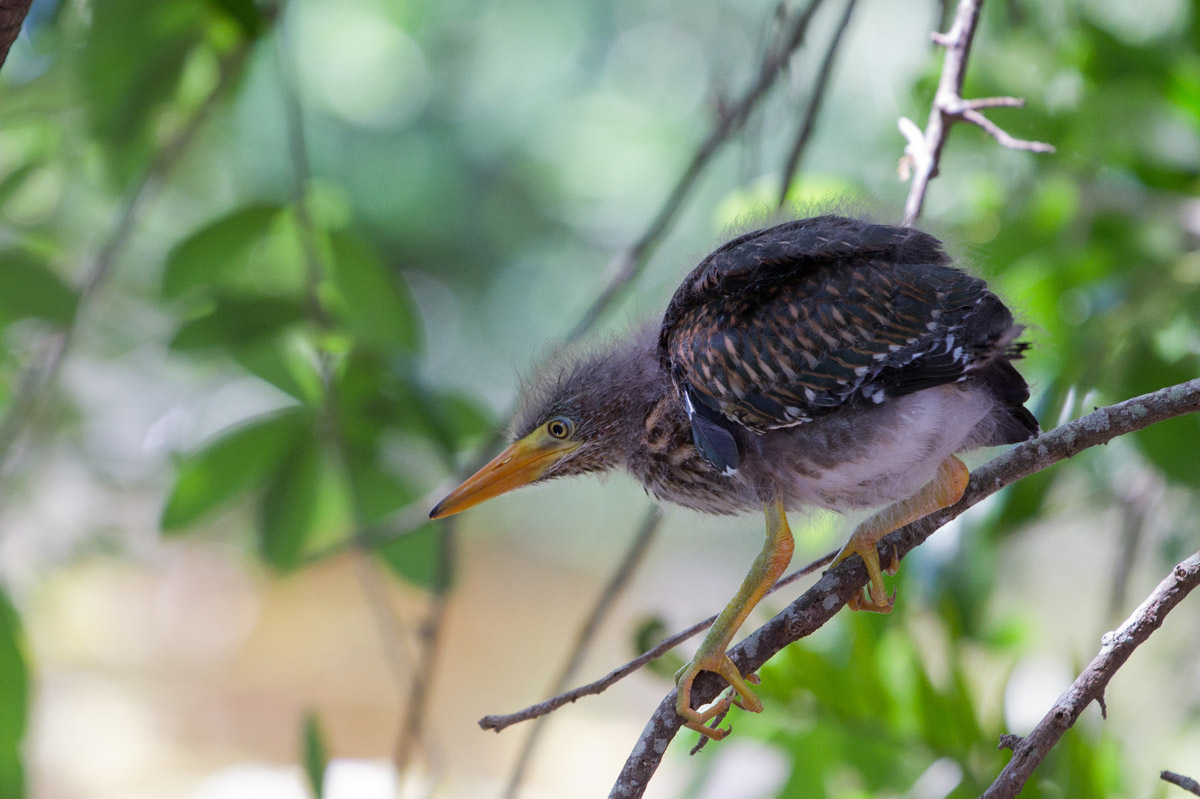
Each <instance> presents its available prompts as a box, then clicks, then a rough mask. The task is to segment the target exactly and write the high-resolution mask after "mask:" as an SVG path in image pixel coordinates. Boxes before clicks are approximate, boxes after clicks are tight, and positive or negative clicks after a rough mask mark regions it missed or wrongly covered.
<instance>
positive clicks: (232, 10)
mask: <svg viewBox="0 0 1200 799" xmlns="http://www.w3.org/2000/svg"><path fill="white" fill-rule="evenodd" d="M209 2H211V3H212V4H213V5H214V6H216V7H217V8H219V9H221V10H222V11H224V12H225V13H226V14H228V15H229V17H230V18H231V19H233V21H234V22H236V23H237V24H238V27H240V28H241V29H242V33H243V34H244V35H245V36H246V38H247V39H257V38H258V36H259V34H260V33H262V31H263V28H264V23H265V20H264V19H263V16H262V14H261V13H260V12H259V10H258V4H257V3H256V2H255V1H254V0H209Z"/></svg>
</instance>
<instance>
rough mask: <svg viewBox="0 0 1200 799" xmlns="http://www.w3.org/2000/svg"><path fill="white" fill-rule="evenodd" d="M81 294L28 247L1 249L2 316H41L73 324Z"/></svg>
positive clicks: (0, 288)
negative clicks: (77, 293)
mask: <svg viewBox="0 0 1200 799" xmlns="http://www.w3.org/2000/svg"><path fill="white" fill-rule="evenodd" d="M78 303H79V297H78V295H76V293H75V291H74V290H73V289H71V288H70V287H69V286H68V285H67V284H66V283H64V282H63V281H62V279H61V278H59V276H58V275H56V274H55V273H54V272H53V271H52V270H51V269H50V267H49V265H48V264H47V263H46V261H45V260H44V259H43V258H41V257H39V256H37V255H34V254H33V253H29V252H26V251H24V250H3V251H0V318H5V319H24V318H28V317H37V318H40V319H46V320H47V321H50V322H55V323H57V324H60V325H69V324H70V323H71V320H72V319H74V318H75V307H76V305H78Z"/></svg>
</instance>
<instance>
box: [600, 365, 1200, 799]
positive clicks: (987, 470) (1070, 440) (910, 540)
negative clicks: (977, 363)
mask: <svg viewBox="0 0 1200 799" xmlns="http://www.w3.org/2000/svg"><path fill="white" fill-rule="evenodd" d="M1196 411H1200V379H1196V380H1190V381H1188V382H1186V383H1180V384H1178V385H1175V386H1170V387H1168V388H1164V389H1160V390H1158V391H1155V392H1153V393H1150V394H1145V395H1142V396H1140V397H1135V398H1133V399H1130V400H1126V401H1125V402H1121V403H1118V404H1116V405H1111V406H1109V407H1105V408H1100V409H1098V410H1096V411H1095V412H1094V413H1090V414H1088V415H1087V416H1084V417H1081V418H1079V419H1075V420H1074V421H1072V422H1069V423H1067V424H1064V425H1062V426H1060V427H1058V428H1056V429H1054V430H1052V431H1050V432H1048V433H1046V434H1045V435H1042V436H1040V437H1038V438H1035V439H1033V440H1032V441H1026V442H1025V443H1023V444H1018V445H1017V446H1015V447H1013V448H1012V449H1010V450H1009V451H1008V452H1006V453H1004V454H1003V455H1001V456H999V457H997V458H995V459H993V460H992V461H989V462H988V463H986V464H984V465H983V466H981V467H979V468H978V469H976V470H975V472H974V473H973V474H972V475H971V480H970V482H969V483H968V484H967V490H966V492H965V493H964V494H963V496H962V498H961V499H960V500H959V501H958V502H957V503H955V504H954V505H952V506H950V507H949V508H944V509H942V510H940V511H937V512H936V513H932V514H930V515H928V516H926V517H925V518H923V519H919V520H918V521H915V522H913V523H912V524H909V525H906V526H905V527H901V528H900V529H899V530H896V531H895V532H892V533H890V534H889V535H887V536H885V537H884V538H883V539H882V540H881V541H880V542H879V551H880V553H881V557H882V558H884V559H885V562H886V559H887V558H890V557H891V556H892V555H893V553H894V555H895V557H896V558H897V559H902V558H903V557H904V556H906V555H907V554H908V553H909V552H911V551H912V550H913V549H914V548H915V547H916V546H918V545H919V544H921V543H922V542H923V541H924V540H925V539H926V538H928V537H929V536H930V535H932V534H933V532H934V531H935V530H937V529H938V528H940V527H941V526H942V525H944V524H946V523H947V522H949V521H950V520H951V519H954V518H956V517H958V516H959V515H961V514H962V513H963V512H964V511H966V510H967V509H968V508H971V507H973V506H974V505H976V504H977V503H979V502H980V501H982V500H983V499H985V498H987V497H989V496H991V495H992V494H994V493H996V492H997V491H999V490H1000V489H1001V488H1003V487H1004V486H1006V485H1009V484H1010V483H1014V482H1016V481H1017V480H1020V479H1021V478H1024V477H1028V476H1029V475H1031V474H1034V473H1035V472H1039V471H1041V470H1043V469H1047V468H1049V467H1050V466H1053V465H1054V464H1056V463H1058V462H1059V461H1061V460H1064V459H1066V458H1070V457H1073V456H1074V455H1076V454H1077V453H1079V452H1082V451H1083V450H1085V449H1088V448H1089V447H1094V446H1096V445H1098V444H1105V443H1107V442H1109V441H1111V440H1112V439H1114V438H1116V437H1118V436H1122V435H1126V434H1128V433H1132V432H1134V431H1137V430H1141V429H1143V428H1146V427H1149V426H1150V425H1152V424H1154V423H1156V422H1161V421H1164V420H1166V419H1171V418H1174V417H1176V416H1182V415H1184V414H1188V413H1195V412H1196ZM866 583H867V570H866V568H865V567H864V566H863V564H862V560H861V559H859V558H856V557H853V558H850V559H849V560H848V561H846V562H845V563H843V564H842V565H840V566H838V567H837V568H836V569H832V570H831V571H829V572H826V573H825V576H824V577H822V578H821V579H820V580H819V581H818V582H817V583H816V584H815V585H814V586H813V587H812V588H810V589H809V590H808V591H805V592H804V593H803V594H802V595H801V596H800V597H799V598H798V599H797V600H796V601H794V602H793V603H792V604H791V605H789V606H788V607H787V608H786V609H784V610H783V611H782V612H781V613H779V614H778V615H777V616H775V618H773V619H771V620H770V621H769V622H767V623H766V624H765V625H763V626H762V627H760V628H759V629H757V630H755V631H754V632H753V633H752V634H750V635H749V636H747V637H746V639H745V640H744V641H742V643H740V644H739V645H738V646H736V647H734V648H732V649H731V650H729V656H730V657H731V658H732V659H733V662H734V663H735V664H736V665H737V667H738V669H739V670H740V671H741V673H742V674H749V673H751V672H753V671H756V670H758V669H759V668H760V667H761V666H762V665H763V664H764V663H766V662H767V661H768V660H770V659H771V657H773V656H774V655H775V653H777V652H778V651H779V650H781V649H783V647H785V646H787V645H788V644H790V643H792V642H794V641H798V640H800V639H801V638H804V637H805V636H808V635H811V634H812V633H814V632H816V631H817V630H819V629H820V628H821V627H822V626H823V625H824V624H825V623H826V622H827V621H829V620H830V619H831V618H833V616H834V614H836V613H837V612H838V611H839V610H840V609H841V607H842V605H844V604H845V603H846V602H847V601H848V600H849V599H850V598H851V597H852V596H855V595H856V594H858V592H859V591H861V590H862V588H863V586H865V585H866ZM724 687H725V681H724V680H722V679H720V678H719V677H718V676H717V675H715V674H712V673H709V672H705V673H704V674H702V675H701V676H700V677H699V678H697V680H696V682H695V683H694V684H693V686H692V697H693V700H694V701H695V702H696V703H697V704H698V705H699V704H704V703H707V702H711V701H712V700H713V699H715V698H716V696H717V694H718V693H719V692H720V691H721V689H722V688H724ZM681 726H682V719H681V717H680V716H679V714H678V713H676V711H675V691H674V690H672V691H671V692H670V693H668V694H667V695H666V697H664V698H663V700H662V702H661V703H660V704H659V706H658V708H657V709H655V711H654V713H653V715H652V716H651V717H650V720H649V722H647V724H646V727H645V729H644V730H643V731H642V734H641V737H640V738H639V739H638V742H637V744H636V745H635V746H634V749H633V752H632V753H631V754H630V756H629V758H628V760H626V761H625V766H624V768H623V769H622V770H621V773H620V775H619V776H618V778H617V781H616V783H615V784H614V786H613V789H612V793H611V794H610V797H611V798H612V799H631V798H632V797H640V796H641V795H642V794H643V792H644V791H645V789H646V786H647V784H648V783H649V781H650V778H651V777H652V776H653V774H654V771H655V770H656V769H657V768H658V764H659V762H661V760H662V756H663V753H664V752H665V751H666V749H667V747H666V743H667V742H669V741H670V740H671V739H672V738H674V737H675V735H676V733H678V732H679V729H680V727H681Z"/></svg>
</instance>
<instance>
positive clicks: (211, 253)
mask: <svg viewBox="0 0 1200 799" xmlns="http://www.w3.org/2000/svg"><path fill="white" fill-rule="evenodd" d="M280 211H281V209H280V208H279V206H276V205H251V206H247V207H244V208H238V209H237V210H235V211H232V212H230V213H229V214H227V215H225V216H223V217H221V218H220V219H217V220H215V221H213V222H210V223H208V224H207V225H205V226H204V227H202V228H200V229H199V230H197V231H195V232H193V233H192V234H191V235H190V236H188V237H187V238H185V239H184V240H183V241H181V242H179V243H178V244H176V245H175V246H174V247H173V248H172V249H171V252H170V254H169V255H167V264H166V266H165V267H164V269H163V282H162V296H163V297H164V298H165V299H175V298H177V297H179V296H180V295H181V294H184V293H185V292H187V291H189V290H190V289H193V288H198V287H202V288H209V289H212V288H215V287H217V286H219V284H220V283H221V282H222V281H223V280H224V279H225V278H226V277H228V276H229V275H230V274H231V273H236V271H237V270H239V269H243V268H244V267H245V260H246V255H247V253H248V252H249V250H250V249H251V248H252V247H253V246H255V245H256V244H259V243H260V242H261V241H262V240H263V239H264V238H266V236H267V235H268V234H269V233H270V231H271V226H272V224H273V223H274V222H275V220H276V219H278V218H279V214H280Z"/></svg>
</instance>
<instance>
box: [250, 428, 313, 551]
mask: <svg viewBox="0 0 1200 799" xmlns="http://www.w3.org/2000/svg"><path fill="white" fill-rule="evenodd" d="M320 482H321V447H320V443H319V442H318V441H317V437H316V429H315V428H310V429H309V430H307V431H305V435H302V436H300V437H299V438H298V440H296V441H295V442H294V443H293V445H292V446H291V447H290V448H289V449H288V450H287V452H286V454H285V455H284V457H282V458H281V459H280V460H279V462H278V464H277V465H276V467H275V472H274V474H272V475H271V476H270V478H269V479H268V482H267V489H266V491H264V492H263V495H262V500H261V502H260V503H259V512H258V536H259V539H258V543H259V552H260V553H261V554H262V558H263V560H264V561H266V562H267V563H268V564H270V565H271V566H273V567H275V568H276V569H279V570H280V571H291V570H292V569H295V568H296V566H297V565H298V564H299V562H300V555H301V553H303V551H304V545H305V543H307V542H308V540H309V538H310V537H311V534H312V532H313V529H314V528H315V527H316V522H317V510H318V504H319V497H320V490H319V489H320Z"/></svg>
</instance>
